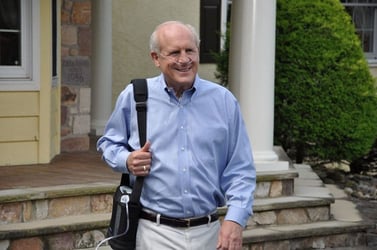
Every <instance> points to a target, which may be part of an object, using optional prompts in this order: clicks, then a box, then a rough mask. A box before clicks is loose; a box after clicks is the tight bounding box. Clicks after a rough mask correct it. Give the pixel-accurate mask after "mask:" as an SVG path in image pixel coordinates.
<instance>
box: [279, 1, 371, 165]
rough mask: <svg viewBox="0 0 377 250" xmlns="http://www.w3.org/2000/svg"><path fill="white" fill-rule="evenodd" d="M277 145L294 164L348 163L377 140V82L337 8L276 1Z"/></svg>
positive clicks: (344, 15)
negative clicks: (347, 161)
mask: <svg viewBox="0 0 377 250" xmlns="http://www.w3.org/2000/svg"><path fill="white" fill-rule="evenodd" d="M276 28H277V33H276V65H275V127H274V139H275V144H277V145H282V146H283V148H284V149H285V150H286V151H287V153H288V155H289V156H290V157H291V158H293V159H295V160H296V162H302V161H303V160H304V159H305V158H307V157H309V158H311V159H313V158H314V159H321V160H331V161H339V160H349V161H352V160H353V159H355V158H357V157H358V156H361V155H362V154H364V153H366V152H368V150H369V149H370V147H371V145H372V144H373V142H374V140H375V139H376V138H377V97H376V87H375V81H374V79H373V77H372V75H371V74H370V71H369V68H368V65H367V62H366V60H365V58H364V54H363V51H362V49H361V46H360V41H359V39H358V37H357V35H356V34H355V29H354V26H353V24H352V22H351V18H350V16H349V15H348V14H347V13H346V12H345V10H344V8H343V6H342V5H341V3H340V2H339V1H334V0H316V1H312V0H297V1H291V0H278V1H277V27H276Z"/></svg>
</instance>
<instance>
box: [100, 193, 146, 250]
mask: <svg viewBox="0 0 377 250" xmlns="http://www.w3.org/2000/svg"><path fill="white" fill-rule="evenodd" d="M130 199H131V189H130V188H129V187H128V186H118V188H117V190H116V192H115V195H114V200H113V211H112V214H111V220H110V226H109V229H108V232H107V235H108V237H114V238H110V240H109V244H110V246H111V247H112V249H114V250H131V249H132V250H133V249H135V246H136V233H137V227H138V223H139V217H140V212H141V206H140V203H138V202H136V203H135V202H131V201H130ZM117 236H119V237H117Z"/></svg>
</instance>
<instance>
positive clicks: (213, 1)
mask: <svg viewBox="0 0 377 250" xmlns="http://www.w3.org/2000/svg"><path fill="white" fill-rule="evenodd" d="M231 3H232V1H230V0H201V1H200V39H201V41H200V62H202V63H214V62H215V61H214V59H213V57H212V53H214V52H219V51H220V49H221V48H222V45H223V39H222V35H223V34H225V31H226V27H227V25H226V24H227V22H229V21H230V15H229V13H230V6H231Z"/></svg>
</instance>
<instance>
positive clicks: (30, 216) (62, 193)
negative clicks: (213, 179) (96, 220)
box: [0, 170, 297, 224]
mask: <svg viewBox="0 0 377 250" xmlns="http://www.w3.org/2000/svg"><path fill="white" fill-rule="evenodd" d="M296 176H297V172H295V171H294V170H289V171H286V172H282V173H274V172H269V173H258V177H257V179H258V182H257V191H256V193H257V194H258V195H259V197H256V198H257V199H258V198H268V197H282V196H289V195H291V194H292V193H293V184H294V178H295V177H296ZM117 185H118V181H114V182H113V183H107V182H97V183H88V184H75V185H57V186H53V187H37V188H17V189H9V190H0V214H1V215H2V216H1V217H0V224H9V223H20V222H28V221H34V220H43V219H52V218H57V217H64V216H70V215H80V214H90V213H106V212H111V209H112V196H113V193H114V191H115V189H116V187H117Z"/></svg>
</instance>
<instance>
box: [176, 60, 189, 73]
mask: <svg viewBox="0 0 377 250" xmlns="http://www.w3.org/2000/svg"><path fill="white" fill-rule="evenodd" d="M175 69H176V70H177V71H179V72H189V71H190V70H191V69H192V62H188V63H184V64H178V65H177V66H176V67H175Z"/></svg>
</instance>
